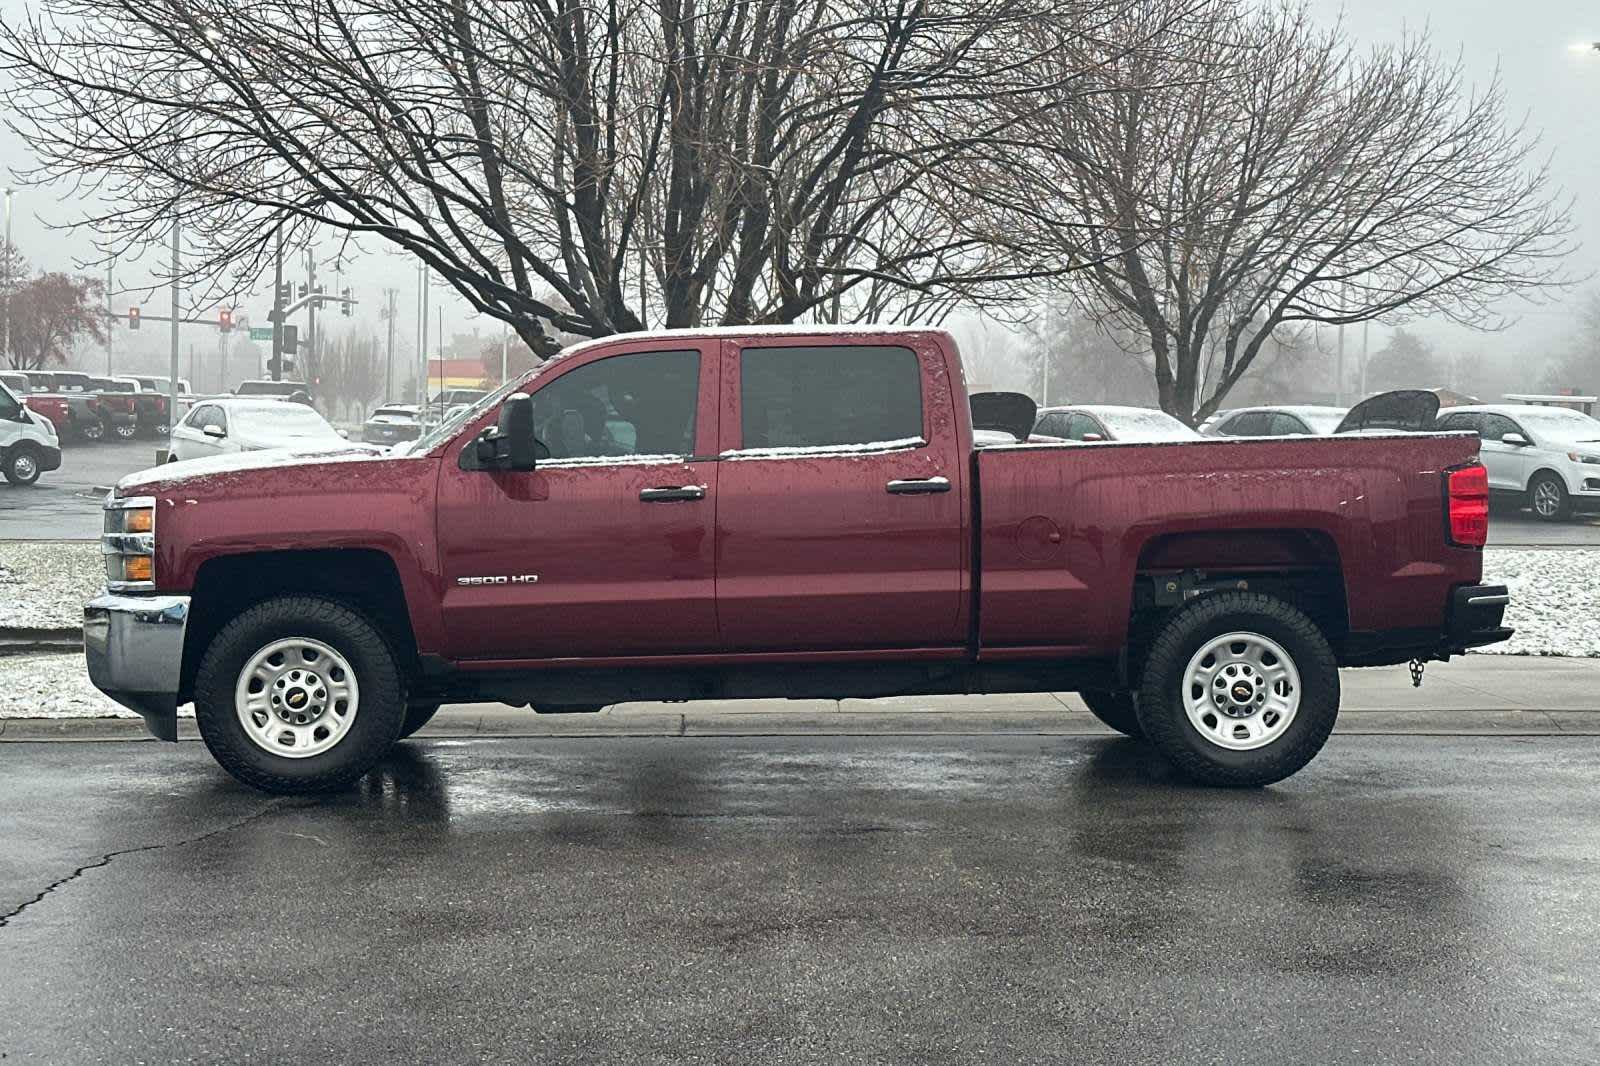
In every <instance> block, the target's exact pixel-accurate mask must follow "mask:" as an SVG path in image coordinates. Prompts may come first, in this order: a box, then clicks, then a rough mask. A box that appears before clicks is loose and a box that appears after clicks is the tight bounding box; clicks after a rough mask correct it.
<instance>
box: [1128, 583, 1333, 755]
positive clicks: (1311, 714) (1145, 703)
mask: <svg viewBox="0 0 1600 1066" xmlns="http://www.w3.org/2000/svg"><path fill="white" fill-rule="evenodd" d="M1235 632H1238V633H1246V634H1253V635H1257V636H1260V637H1265V638H1267V640H1268V641H1270V642H1272V643H1275V644H1276V645H1277V646H1278V647H1279V648H1281V649H1282V650H1283V652H1284V653H1285V654H1286V655H1287V657H1288V659H1289V665H1290V666H1292V667H1293V668H1294V670H1295V672H1296V673H1297V674H1298V675H1299V680H1300V691H1299V705H1298V707H1297V709H1296V710H1295V711H1294V713H1293V716H1292V717H1288V716H1285V717H1288V723H1287V725H1283V726H1281V727H1279V728H1281V732H1279V733H1278V734H1277V735H1276V736H1275V737H1273V738H1272V739H1271V740H1270V741H1268V742H1267V743H1265V744H1264V745H1263V746H1260V747H1256V748H1252V749H1248V750H1235V749H1231V748H1228V747H1224V746H1223V745H1222V744H1221V743H1219V742H1215V741H1213V740H1211V739H1208V738H1207V737H1206V736H1204V735H1202V733H1201V732H1200V729H1199V728H1197V727H1196V725H1195V724H1194V722H1192V721H1191V720H1190V717H1189V714H1188V712H1187V710H1186V709H1185V705H1184V698H1185V696H1186V695H1190V694H1191V693H1192V691H1193V690H1192V689H1191V690H1190V691H1189V692H1186V689H1188V688H1189V684H1190V681H1191V679H1190V678H1188V677H1186V676H1185V674H1186V671H1188V669H1189V666H1190V662H1191V660H1193V659H1194V658H1195V657H1196V656H1197V655H1199V653H1200V652H1201V650H1202V649H1203V648H1204V647H1205V646H1206V645H1207V644H1209V643H1210V642H1212V641H1214V640H1216V639H1217V638H1219V637H1222V636H1225V635H1227V634H1230V633H1235ZM1271 658H1272V660H1273V662H1274V663H1275V662H1276V656H1271ZM1203 664H1204V660H1201V665H1203ZM1216 676H1218V677H1219V678H1220V677H1221V673H1220V672H1219V674H1218V675H1216ZM1219 687H1220V686H1219ZM1202 694H1204V692H1203V691H1202ZM1224 697H1225V698H1226V692H1225V693H1224ZM1137 706H1138V714H1139V724H1140V725H1141V726H1142V727H1143V729H1144V734H1145V736H1146V737H1147V738H1148V739H1149V740H1150V742H1151V743H1153V744H1154V745H1155V746H1156V747H1157V748H1158V749H1159V750H1160V751H1161V753H1162V755H1164V756H1165V757H1166V758H1167V759H1168V760H1169V761H1170V762H1171V763H1172V764H1173V765H1174V766H1175V767H1177V769H1178V770H1179V771H1180V772H1181V773H1183V774H1184V775H1185V776H1187V777H1189V778H1191V779H1193V780H1195V781H1197V782H1200V783H1202V784H1207V785H1224V786H1232V787H1253V786H1260V785H1269V784H1271V783H1273V782H1274V781H1281V780H1283V779H1284V778H1286V777H1288V776H1289V775H1290V774H1292V773H1294V772H1295V771H1297V770H1299V769H1300V768H1301V767H1303V766H1305V765H1306V763H1308V762H1310V761H1311V760H1312V759H1313V758H1314V757H1315V756H1316V754H1317V752H1319V751H1321V750H1322V746H1323V744H1325V743H1327V740H1328V735H1329V734H1330V733H1332V732H1333V723H1334V720H1335V719H1336V718H1337V717H1338V716H1339V668H1338V664H1337V663H1336V662H1335V660H1334V656H1333V649H1332V648H1331V647H1330V646H1329V645H1328V640H1327V638H1326V637H1325V636H1324V635H1323V633H1322V631H1321V630H1320V629H1318V628H1317V625H1316V623H1315V622H1313V621H1311V619H1310V618H1307V617H1306V616H1305V614H1303V613H1302V612H1301V611H1299V610H1297V609H1296V608H1294V607H1292V606H1290V605H1289V604H1287V603H1285V602H1283V601H1282V600H1278V599H1274V598H1273V597H1271V596H1263V595H1261V594H1260V593H1254V592H1219V593H1213V594H1211V595H1207V596H1203V597H1201V598H1200V599H1197V600H1195V601H1193V602H1192V603H1190V604H1189V605H1187V606H1185V607H1182V608H1180V609H1179V610H1177V611H1176V612H1174V613H1173V615H1172V617H1171V618H1169V619H1168V620H1167V622H1166V623H1165V624H1164V625H1163V626H1162V627H1161V629H1160V630H1159V631H1158V632H1157V634H1156V637H1155V640H1154V641H1153V642H1152V643H1151V645H1150V651H1149V654H1148V656H1147V657H1146V659H1145V662H1144V668H1143V671H1142V673H1141V678H1140V685H1139V692H1138V700H1137ZM1230 706H1232V705H1231V704H1230ZM1268 706H1269V707H1270V703H1269V704H1268ZM1209 710H1210V708H1209V707H1208V708H1207V711H1209ZM1257 713H1258V714H1264V713H1265V712H1257ZM1209 721H1210V723H1211V724H1212V725H1211V727H1212V728H1213V729H1216V730H1218V731H1220V730H1222V729H1232V728H1233V726H1232V725H1231V723H1232V722H1233V721H1234V719H1232V718H1231V717H1222V716H1219V715H1215V714H1213V715H1210V717H1209ZM1205 722H1206V719H1205V718H1202V724H1205Z"/></svg>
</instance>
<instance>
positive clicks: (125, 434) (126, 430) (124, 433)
mask: <svg viewBox="0 0 1600 1066" xmlns="http://www.w3.org/2000/svg"><path fill="white" fill-rule="evenodd" d="M133 432H134V429H133V427H132V426H118V427H117V436H119V437H121V438H122V439H123V440H132V439H133Z"/></svg>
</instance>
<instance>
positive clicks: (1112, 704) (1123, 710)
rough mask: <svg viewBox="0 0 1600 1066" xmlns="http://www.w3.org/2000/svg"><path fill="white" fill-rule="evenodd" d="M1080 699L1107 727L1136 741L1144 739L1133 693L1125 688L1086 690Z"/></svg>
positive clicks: (1080, 694)
mask: <svg viewBox="0 0 1600 1066" xmlns="http://www.w3.org/2000/svg"><path fill="white" fill-rule="evenodd" d="M1078 698H1079V699H1081V700H1082V701H1083V702H1084V705H1085V706H1087V707H1088V708H1089V713H1090V714H1092V715H1094V716H1095V717H1096V718H1098V719H1100V721H1102V722H1104V723H1105V724H1106V725H1107V726H1110V727H1111V728H1112V729H1115V730H1116V731H1117V732H1119V733H1123V734H1126V735H1127V736H1130V737H1132V738H1133V739H1135V740H1143V739H1144V729H1143V728H1142V727H1141V726H1140V725H1139V712H1138V711H1137V710H1136V709H1135V708H1134V705H1133V693H1132V692H1130V691H1128V690H1127V689H1125V688H1119V689H1109V688H1101V689H1086V690H1084V691H1083V692H1080V693H1078Z"/></svg>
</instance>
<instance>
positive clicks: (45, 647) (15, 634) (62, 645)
mask: <svg viewBox="0 0 1600 1066" xmlns="http://www.w3.org/2000/svg"><path fill="white" fill-rule="evenodd" d="M81 651H83V627H82V626H68V627H63V628H59V629H36V628H30V627H15V626H0V655H29V654H46V653H52V652H54V653H60V654H70V653H72V652H81Z"/></svg>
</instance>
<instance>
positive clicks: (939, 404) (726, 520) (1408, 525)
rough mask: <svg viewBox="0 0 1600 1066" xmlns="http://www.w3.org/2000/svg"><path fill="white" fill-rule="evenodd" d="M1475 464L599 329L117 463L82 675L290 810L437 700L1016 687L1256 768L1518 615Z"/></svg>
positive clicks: (937, 360) (1398, 443) (930, 349)
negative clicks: (363, 431)
mask: <svg viewBox="0 0 1600 1066" xmlns="http://www.w3.org/2000/svg"><path fill="white" fill-rule="evenodd" d="M1024 421H1030V422H1031V418H1025V419H1024ZM1022 434H1023V435H1024V436H1025V435H1026V429H1023V430H1022ZM994 437H995V434H993V433H988V434H987V435H986V439H993V438H994ZM1477 448H1478V442H1477V440H1476V438H1475V437H1473V436H1472V435H1470V434H1409V435H1406V434H1393V435H1369V436H1356V437H1350V438H1343V439H1331V440H1330V439H1325V438H1324V439H1315V438H1311V439H1255V440H1252V439H1239V440H1228V439H1224V440H1209V439H1208V440H1204V441H1195V442H1184V443H1172V444H1116V443H1027V442H1022V443H1017V444H1013V445H1009V446H1008V445H1000V446H983V447H975V446H974V435H973V426H972V416H971V406H970V405H969V399H968V397H967V395H966V392H965V386H964V384H963V381H962V374H961V362H960V359H959V357H958V355H957V351H956V346H955V343H954V341H953V340H952V339H951V337H950V336H949V335H948V334H947V333H944V332H941V331H937V330H917V329H911V330H903V329H889V328H872V329H867V330H860V329H857V330H850V329H838V328H825V327H811V328H799V329H796V328H783V329H760V328H746V329H737V330H702V331H683V332H665V333H651V334H638V335H628V336H618V337H611V338H606V339H604V340H600V341H594V342H590V343H586V344H582V345H578V346H576V347H574V348H571V349H569V350H568V351H566V352H565V353H563V354H562V355H561V356H559V357H557V358H556V359H553V360H551V361H550V362H548V363H546V364H544V365H542V366H540V367H538V368H537V369H535V370H534V371H532V372H531V373H530V374H528V375H527V376H526V377H524V378H522V379H521V380H518V381H513V382H511V383H510V384H509V385H508V386H507V387H506V388H502V389H500V390H499V391H498V392H496V393H494V394H492V395H490V396H488V397H486V398H485V399H484V400H482V401H481V402H480V403H478V404H477V405H475V406H474V407H472V408H470V409H468V410H465V411H463V412H461V413H460V414H458V415H457V416H456V417H455V418H453V419H451V420H449V421H447V422H445V423H444V424H442V425H440V426H438V427H436V428H434V429H433V430H431V431H430V432H428V433H427V434H425V435H424V436H423V437H421V438H420V439H419V440H417V441H416V442H413V443H410V444H407V445H402V446H401V447H400V448H399V449H396V450H395V451H394V452H391V453H389V454H387V455H382V456H376V457H375V456H370V455H363V454H358V453H342V454H324V455H287V454H285V453H275V452H260V453H252V454H248V455H244V456H229V457H225V458H219V459H201V460H195V461H192V462H186V463H179V464H175V465H172V466H168V467H163V468H161V469H158V470H148V471H145V472H143V473H139V474H134V475H132V476H130V477H127V478H125V479H123V481H122V482H121V483H120V484H119V485H118V486H117V487H116V489H115V490H114V492H113V493H112V494H111V496H110V497H108V499H107V501H106V511H105V515H106V531H105V537H104V545H103V547H104V551H105V558H106V565H107V571H108V572H107V577H108V590H107V592H106V593H105V594H104V595H102V596H100V597H99V598H97V599H95V600H94V601H93V602H91V603H90V604H89V605H88V607H87V608H86V619H85V644H86V648H87V654H88V663H89V672H90V676H91V677H92V678H93V680H94V682H95V684H97V685H98V686H99V687H100V688H101V689H102V690H104V691H105V692H106V693H108V694H109V695H111V696H112V697H114V698H115V699H117V700H118V701H120V702H121V703H123V704H124V705H126V706H128V707H130V708H132V709H134V710H136V711H138V712H139V713H141V714H142V715H144V716H145V718H146V720H147V722H148V724H149V726H150V728H151V730H152V731H153V732H154V733H155V734H156V735H157V736H159V737H163V738H165V739H168V740H171V739H174V738H175V737H176V735H177V727H176V721H175V714H176V709H177V707H178V706H179V705H180V704H182V703H186V702H189V701H193V702H194V705H195V714H196V718H197V720H198V724H199V728H200V732H201V735H202V736H203V738H204V739H205V742H206V744H207V745H208V746H209V747H210V749H211V751H212V753H213V754H214V755H215V756H216V758H217V759H218V760H219V761H220V762H221V763H222V765H223V766H225V767H226V768H227V769H228V770H229V771H230V772H232V773H233V774H234V775H235V776H237V777H238V778H240V779H241V780H243V781H245V782H248V783H249V784H251V785H254V786H257V787H259V788H263V789H268V790H272V791H281V792H304V791H315V790H322V789H329V788H334V787H338V786H342V785H344V784H347V783H349V782H351V781H352V780H354V779H356V778H357V777H359V776H361V775H362V774H364V773H365V772H366V771H368V770H369V769H370V768H372V767H373V766H374V765H375V764H376V763H377V762H378V760H380V759H381V758H382V757H383V756H384V753H385V752H386V751H387V750H388V748H389V747H390V745H392V744H393V743H394V742H395V741H396V740H398V739H399V738H401V737H404V736H407V735H409V734H410V733H412V732H414V731H415V730H416V729H418V728H420V727H421V725H422V724H423V723H425V722H426V721H427V720H428V719H429V717H430V716H431V715H432V714H433V713H434V712H435V711H436V710H437V709H438V707H439V705H440V704H441V703H450V702H467V701H478V700H493V701H502V702H505V703H508V704H513V705H519V706H521V705H528V706H531V707H532V708H533V709H534V710H536V711H541V712H563V711H565V712H574V711H592V710H598V709H599V708H601V707H603V706H605V705H608V704H612V703H618V702H623V701H629V700H693V699H728V698H741V697H773V696H788V697H824V698H828V697H834V698H837V697H877V696H890V695H905V694H921V693H1000V692H1017V691H1078V692H1081V693H1083V694H1084V696H1085V698H1086V700H1087V702H1088V704H1089V706H1090V707H1091V708H1092V709H1093V710H1094V711H1095V713H1096V714H1097V715H1099V716H1100V717H1101V718H1102V719H1103V720H1104V721H1106V722H1107V723H1108V724H1109V725H1111V726H1113V727H1114V728H1116V729H1119V730H1121V731H1123V732H1125V733H1128V734H1130V735H1134V736H1143V737H1146V738H1148V740H1149V741H1151V742H1152V743H1154V744H1155V745H1157V746H1158V747H1159V749H1160V750H1161V751H1162V752H1163V753H1164V754H1165V755H1166V756H1167V757H1168V758H1170V759H1171V760H1172V761H1173V762H1174V763H1175V764H1176V765H1177V766H1178V767H1179V768H1181V769H1182V770H1183V771H1184V772H1186V773H1187V774H1189V775H1190V776H1192V777H1193V778H1195V779H1198V780H1200V781H1203V782H1211V783H1217V784H1225V785H1259V784H1265V783H1268V782H1272V781H1276V780H1278V779H1281V778H1283V777H1285V776H1287V775H1289V774H1291V773H1293V772H1295V771H1296V770H1298V769H1299V768H1300V767H1301V766H1303V765H1305V764H1306V762H1308V761H1309V760H1310V759H1311V758H1312V757H1313V756H1314V755H1315V754H1316V752H1317V751H1318V749H1320V748H1321V746H1322V744H1323V742H1324V741H1325V740H1326V739H1327V737H1328V734H1329V731H1330V730H1331V729H1332V728H1333V723H1334V718H1335V715H1336V714H1337V712H1338V706H1339V674H1338V671H1337V667H1339V666H1364V665H1378V664H1386V663H1403V662H1407V661H1409V660H1413V659H1420V660H1430V659H1444V658H1447V657H1449V656H1450V655H1452V654H1454V653H1457V652H1461V651H1463V650H1465V649H1466V648H1469V647H1472V646H1475V645H1481V644H1487V643H1491V642H1493V641H1498V640H1503V639H1505V638H1506V637H1507V636H1509V635H1510V630H1508V629H1506V628H1504V627H1503V626H1502V625H1501V622H1502V615H1503V611H1504V609H1505V605H1506V603H1507V600H1508V597H1507V594H1506V590H1505V588H1504V587H1503V586H1485V585H1483V584H1481V580H1482V553H1481V547H1482V545H1483V543H1484V538H1485V534H1486V531H1487V523H1488V518H1487V514H1488V511H1487V485H1486V482H1485V479H1484V472H1483V467H1482V466H1480V465H1479V464H1478V461H1477Z"/></svg>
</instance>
